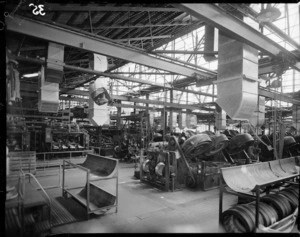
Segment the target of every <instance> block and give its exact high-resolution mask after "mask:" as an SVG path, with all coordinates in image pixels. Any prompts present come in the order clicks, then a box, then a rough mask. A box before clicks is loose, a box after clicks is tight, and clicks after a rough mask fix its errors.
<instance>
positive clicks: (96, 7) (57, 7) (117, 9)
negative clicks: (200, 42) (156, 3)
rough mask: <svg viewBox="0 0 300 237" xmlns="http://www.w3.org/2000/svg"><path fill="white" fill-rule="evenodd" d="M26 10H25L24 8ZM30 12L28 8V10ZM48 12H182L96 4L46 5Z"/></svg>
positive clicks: (174, 9)
mask: <svg viewBox="0 0 300 237" xmlns="http://www.w3.org/2000/svg"><path fill="white" fill-rule="evenodd" d="M24 9H25V8H24ZM27 10H28V8H27ZM45 10H46V11H63V12H75V11H78V12H86V11H91V12H92V11H98V12H99V11H101V12H139V11H140V12H144V11H146V12H181V10H179V9H177V8H173V7H143V6H140V7H125V6H116V7H113V6H99V5H96V4H89V5H85V6H82V5H80V4H68V5H65V6H63V5H60V4H46V6H45Z"/></svg>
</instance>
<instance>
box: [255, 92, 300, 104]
mask: <svg viewBox="0 0 300 237" xmlns="http://www.w3.org/2000/svg"><path fill="white" fill-rule="evenodd" d="M258 93H259V95H261V96H265V97H268V98H271V99H273V100H280V101H284V102H287V103H291V104H294V105H300V100H296V99H293V98H291V97H289V96H288V95H285V94H282V93H277V92H273V91H267V90H265V89H263V88H258Z"/></svg>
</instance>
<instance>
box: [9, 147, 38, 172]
mask: <svg viewBox="0 0 300 237" xmlns="http://www.w3.org/2000/svg"><path fill="white" fill-rule="evenodd" d="M8 158H9V175H17V174H18V173H19V171H20V170H21V169H22V170H23V171H24V172H25V173H28V172H30V173H32V174H35V173H36V152H35V151H24V152H10V153H8Z"/></svg>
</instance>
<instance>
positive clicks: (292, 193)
mask: <svg viewBox="0 0 300 237" xmlns="http://www.w3.org/2000/svg"><path fill="white" fill-rule="evenodd" d="M255 205H256V203H255V202H251V203H248V204H240V205H236V206H235V207H232V208H230V209H228V210H226V211H224V212H223V213H222V215H221V223H222V224H223V226H224V228H225V230H226V232H227V233H251V232H254V230H255V210H256V208H255ZM298 205H299V188H298V187H296V186H290V187H287V188H285V189H283V190H281V191H279V192H277V193H276V194H268V195H265V196H263V197H262V198H261V199H260V203H259V220H258V222H259V224H262V225H263V226H265V227H268V226H270V225H272V224H274V223H275V222H277V221H280V220H282V219H283V218H285V217H287V216H289V215H291V214H292V213H293V212H294V211H295V209H296V208H297V207H298Z"/></svg>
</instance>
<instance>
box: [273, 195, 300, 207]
mask: <svg viewBox="0 0 300 237" xmlns="http://www.w3.org/2000/svg"><path fill="white" fill-rule="evenodd" d="M278 195H280V196H283V197H284V198H286V199H287V200H288V201H289V202H290V204H291V207H292V209H293V210H295V209H296V208H297V207H298V204H299V200H298V198H296V197H295V195H293V194H291V193H288V192H279V193H278Z"/></svg>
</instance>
